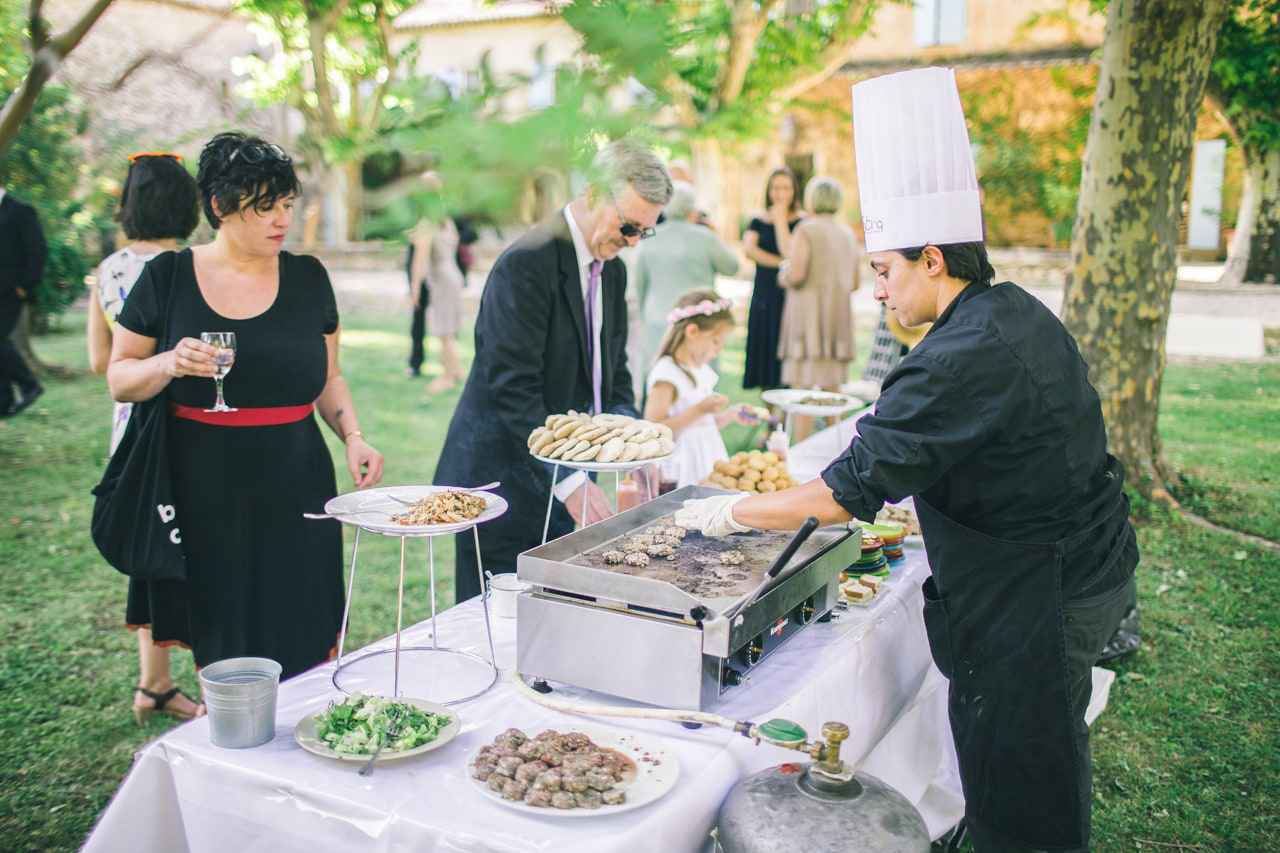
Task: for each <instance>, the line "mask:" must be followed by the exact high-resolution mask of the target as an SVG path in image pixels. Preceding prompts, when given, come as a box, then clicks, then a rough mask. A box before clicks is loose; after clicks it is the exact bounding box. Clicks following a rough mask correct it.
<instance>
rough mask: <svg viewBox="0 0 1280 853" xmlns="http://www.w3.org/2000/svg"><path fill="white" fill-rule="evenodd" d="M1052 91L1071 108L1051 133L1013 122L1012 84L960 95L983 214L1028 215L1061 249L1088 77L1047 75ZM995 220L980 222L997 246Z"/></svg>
mask: <svg viewBox="0 0 1280 853" xmlns="http://www.w3.org/2000/svg"><path fill="white" fill-rule="evenodd" d="M1047 73H1048V75H1049V79H1050V81H1051V82H1052V85H1053V87H1054V88H1055V89H1057V90H1058V91H1060V92H1063V93H1065V94H1066V95H1067V96H1068V98H1069V101H1070V102H1073V103H1074V104H1075V105H1076V107H1075V109H1074V111H1072V112H1070V113H1068V114H1067V115H1066V117H1065V119H1064V121H1062V122H1061V123H1060V124H1058V125H1056V126H1054V127H1052V128H1051V129H1044V128H1040V127H1030V126H1027V125H1025V124H1023V123H1022V122H1021V121H1020V116H1021V115H1022V112H1023V110H1021V109H1019V106H1018V104H1017V103H1016V101H1015V93H1014V88H1013V84H1014V80H1013V79H1012V78H1009V77H1003V78H999V80H1000V82H998V83H995V82H993V83H991V84H990V85H987V86H984V87H982V88H967V89H965V90H963V91H962V92H961V100H962V101H963V103H964V112H965V117H966V118H967V120H968V125H969V136H970V141H971V142H972V143H973V145H974V147H975V160H976V163H977V169H978V176H979V178H980V181H981V184H982V190H983V193H984V197H985V202H984V205H985V206H986V207H989V208H990V207H993V206H997V205H998V206H999V208H998V209H1000V210H1013V211H1034V212H1036V213H1039V214H1042V215H1043V216H1044V217H1045V218H1046V219H1047V220H1048V221H1049V222H1050V224H1051V227H1052V228H1053V234H1054V238H1055V240H1058V241H1063V242H1065V241H1066V240H1068V239H1069V238H1070V236H1071V226H1072V224H1073V223H1074V221H1075V214H1076V200H1077V197H1078V195H1079V191H1080V171H1081V166H1082V162H1083V156H1084V148H1085V142H1086V140H1087V139H1088V136H1089V118H1090V113H1089V105H1090V103H1091V101H1092V98H1093V94H1094V84H1095V81H1094V79H1093V77H1092V75H1079V74H1070V73H1067V72H1065V71H1063V70H1062V69H1053V70H1050V71H1049V72H1047ZM1001 226H1002V217H1000V216H988V217H987V228H988V230H989V233H988V240H990V241H992V242H994V243H1000V242H1003V241H1004V239H1005V238H1004V237H1003V236H1002V233H1001Z"/></svg>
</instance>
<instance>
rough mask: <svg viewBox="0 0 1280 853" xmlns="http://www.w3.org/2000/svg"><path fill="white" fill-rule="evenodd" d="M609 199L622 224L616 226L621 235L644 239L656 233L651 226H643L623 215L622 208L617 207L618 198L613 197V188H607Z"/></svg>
mask: <svg viewBox="0 0 1280 853" xmlns="http://www.w3.org/2000/svg"><path fill="white" fill-rule="evenodd" d="M609 200H610V201H612V202H613V209H614V210H616V211H618V218H619V219H620V220H622V224H621V225H619V226H618V230H619V231H620V232H622V236H623V237H639V238H640V239H641V240H645V239H647V238H649V237H652V236H653V235H654V234H657V233H658V232H657V231H654V230H653V229H652V228H645V227H643V226H641V225H637V224H635V223H634V222H632V221H631V220H629V219H627V217H625V216H623V215H622V208H620V207H618V200H617V199H616V198H614V197H613V190H609Z"/></svg>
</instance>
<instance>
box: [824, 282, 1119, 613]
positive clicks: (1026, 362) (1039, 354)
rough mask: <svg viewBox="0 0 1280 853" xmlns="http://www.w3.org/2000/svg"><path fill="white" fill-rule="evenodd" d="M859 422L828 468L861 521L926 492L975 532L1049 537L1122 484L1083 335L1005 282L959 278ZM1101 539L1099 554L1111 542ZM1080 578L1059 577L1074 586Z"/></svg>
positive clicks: (1106, 504)
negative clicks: (960, 283) (1079, 339)
mask: <svg viewBox="0 0 1280 853" xmlns="http://www.w3.org/2000/svg"><path fill="white" fill-rule="evenodd" d="M857 431H858V437H857V438H856V439H855V440H854V441H853V443H852V444H850V446H849V448H848V449H847V450H846V451H845V452H844V453H843V454H841V455H840V456H839V457H837V458H836V459H835V461H834V462H832V463H831V465H830V466H829V467H828V468H827V469H826V470H825V471H824V472H823V473H822V478H823V480H824V481H826V483H827V485H828V486H830V487H831V490H832V491H833V492H834V494H835V500H836V502H837V503H838V504H840V505H841V506H842V507H844V508H845V509H846V510H847V511H848V512H849V513H850V514H851V515H853V516H854V517H855V518H862V519H872V518H874V517H875V515H876V513H877V512H878V511H879V510H880V507H881V506H882V505H883V504H884V503H885V502H886V501H890V502H893V501H899V500H902V499H903V498H905V497H907V496H908V495H918V496H919V497H921V498H923V499H924V500H925V501H926V502H928V503H929V504H930V505H931V506H932V507H934V508H935V509H937V510H938V511H939V512H941V513H942V514H943V515H945V516H947V517H948V518H950V519H951V520H952V521H955V522H957V523H959V524H962V525H964V526H966V527H968V528H970V529H972V530H975V531H977V532H979V533H982V534H985V535H988V536H993V537H998V538H1000V539H1006V540H1014V541H1021V542H1051V541H1057V540H1060V539H1063V538H1065V537H1068V536H1070V535H1071V534H1073V533H1075V532H1077V531H1080V530H1082V529H1085V528H1087V527H1089V526H1090V525H1091V524H1092V523H1094V522H1096V521H1097V520H1098V519H1099V518H1101V517H1102V516H1103V515H1105V514H1106V512H1107V511H1108V509H1109V508H1110V507H1111V506H1112V505H1113V504H1115V502H1116V500H1117V499H1118V497H1119V495H1120V493H1121V490H1122V486H1123V471H1122V469H1121V467H1120V464H1119V463H1118V462H1117V461H1116V460H1115V459H1114V458H1113V457H1111V456H1109V455H1108V454H1107V436H1106V427H1105V424H1104V422H1103V419H1102V408H1101V405H1100V403H1099V400H1098V393H1097V392H1096V391H1095V390H1094V389H1093V386H1092V385H1090V384H1089V381H1088V365H1086V364H1085V362H1084V359H1083V358H1081V356H1080V352H1079V350H1078V349H1077V347H1076V343H1075V340H1074V339H1073V338H1072V337H1071V335H1070V333H1068V332H1067V330H1066V328H1065V327H1064V326H1063V325H1062V323H1061V322H1060V321H1059V320H1058V318H1057V317H1055V316H1054V315H1053V313H1052V312H1051V311H1049V309H1047V308H1046V307H1045V306H1044V305H1043V304H1042V303H1041V302H1040V301H1039V300H1037V299H1036V298H1035V297H1033V296H1032V295H1031V294H1029V293H1027V292H1026V291H1025V290H1023V289H1022V288H1020V287H1018V286H1017V285H1015V284H1012V283H1010V282H1002V283H1000V284H996V285H984V284H971V285H969V286H968V287H967V288H965V289H964V290H963V291H962V292H961V293H960V295H959V296H957V297H956V299H955V300H953V301H952V303H951V305H949V306H948V307H947V309H946V310H945V311H943V313H942V316H940V317H939V318H938V320H937V322H935V323H934V324H933V328H932V329H930V330H929V333H928V334H926V335H925V337H924V339H923V340H922V341H921V342H920V343H919V344H918V345H917V346H916V347H915V349H913V350H912V351H911V352H910V353H908V354H907V356H906V357H905V358H903V360H902V362H901V363H899V365H898V366H897V368H896V369H894V371H893V372H891V373H890V374H889V376H888V377H887V378H886V379H885V382H884V386H883V389H882V391H881V394H880V397H879V398H878V399H877V400H876V405H875V411H874V413H872V414H869V415H866V416H864V417H863V418H861V419H860V420H859V421H858V426H857ZM924 533H925V538H926V539H928V535H929V531H928V530H925V531H924ZM1096 544H1097V548H1098V552H1097V556H1098V558H1099V559H1101V558H1102V556H1103V555H1104V554H1105V552H1106V549H1107V546H1108V545H1109V543H1108V542H1106V541H1098V542H1097V543H1096ZM1081 556H1082V558H1083V559H1082V560H1081V564H1082V565H1081V569H1080V570H1081V571H1084V570H1086V569H1087V567H1088V564H1089V563H1090V559H1089V555H1087V554H1085V555H1081ZM1068 568H1070V567H1068ZM1130 568H1132V567H1130ZM1079 580H1080V578H1079V577H1074V578H1073V577H1064V578H1063V582H1064V593H1065V595H1066V597H1068V598H1069V597H1071V593H1072V592H1073V591H1075V590H1074V586H1073V582H1077V581H1079ZM1122 580H1124V579H1117V580H1116V583H1119V582H1121V581H1122ZM1095 591H1098V590H1095Z"/></svg>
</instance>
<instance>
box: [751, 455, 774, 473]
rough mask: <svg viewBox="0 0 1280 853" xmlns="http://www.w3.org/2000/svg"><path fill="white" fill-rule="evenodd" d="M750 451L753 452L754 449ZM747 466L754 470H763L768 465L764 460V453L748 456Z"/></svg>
mask: <svg viewBox="0 0 1280 853" xmlns="http://www.w3.org/2000/svg"><path fill="white" fill-rule="evenodd" d="M752 453H753V454H754V453H755V451H752ZM747 467H748V468H751V469H753V470H756V471H763V470H764V469H765V468H768V467H769V463H768V462H765V461H764V454H763V453H761V454H759V455H758V456H756V455H753V456H750V457H748V459H747Z"/></svg>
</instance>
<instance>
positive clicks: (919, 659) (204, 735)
mask: <svg viewBox="0 0 1280 853" xmlns="http://www.w3.org/2000/svg"><path fill="white" fill-rule="evenodd" d="M926 572H927V568H926V564H925V561H924V556H923V550H922V549H921V548H919V547H914V548H909V549H908V559H907V560H906V561H904V563H902V564H901V565H900V567H897V568H895V570H894V572H893V578H892V579H891V581H890V583H889V585H888V586H887V588H886V589H885V590H884V591H883V592H882V593H881V594H880V595H879V596H878V597H877V598H876V599H875V600H874V605H873V606H871V607H866V608H863V607H853V608H851V609H849V610H848V611H846V612H843V613H841V614H840V615H839V617H838V618H837V619H835V620H833V621H832V622H829V623H825V624H815V625H812V626H810V627H808V628H806V629H805V630H804V631H801V632H799V633H798V634H797V635H796V636H795V637H793V638H792V639H791V640H790V641H789V642H788V643H786V644H785V645H784V646H783V647H781V648H780V649H779V650H777V651H776V652H775V653H773V654H772V655H771V656H770V657H768V658H766V659H765V661H763V662H762V663H761V664H760V665H759V666H757V667H756V668H754V669H753V670H751V672H750V676H751V682H750V683H749V684H746V685H743V686H741V687H736V688H733V689H731V690H730V691H728V693H727V694H726V697H725V699H724V701H722V702H720V703H718V704H716V705H714V706H713V707H711V708H709V709H707V710H709V711H711V712H712V713H716V714H720V715H723V716H726V717H730V718H732V719H735V720H751V721H753V722H764V721H766V720H768V719H771V718H774V717H783V718H787V719H791V720H795V721H797V722H799V723H800V724H801V725H803V726H804V727H805V728H806V729H807V730H808V732H809V735H810V737H811V738H814V737H818V736H819V733H820V731H821V726H822V724H823V723H824V722H826V721H828V720H840V721H843V722H845V723H848V724H849V726H850V728H851V732H852V734H851V736H850V739H849V740H848V741H846V742H845V743H844V745H843V748H842V751H841V755H842V757H844V758H845V759H846V760H850V761H858V760H863V764H862V769H863V770H865V771H866V772H869V773H871V774H873V775H875V776H878V777H880V778H881V779H883V780H885V781H887V782H888V783H889V784H891V785H893V786H894V787H895V788H897V789H898V790H899V791H901V792H902V793H903V794H904V795H905V796H906V797H907V798H908V799H910V800H911V801H912V802H914V803H916V804H917V807H918V808H919V809H920V810H921V812H922V814H923V815H924V817H925V819H926V822H927V823H928V826H929V829H930V832H931V833H932V834H933V835H935V836H936V835H938V834H941V833H942V832H943V831H945V830H946V829H948V828H949V827H950V826H952V825H953V824H954V823H955V822H956V821H957V820H958V819H959V818H960V816H961V814H962V811H963V806H962V801H961V795H960V790H959V783H958V780H957V778H956V775H955V771H954V764H955V760H954V753H953V751H952V747H951V738H950V732H949V729H948V726H947V722H946V681H945V679H943V678H942V676H941V675H940V674H939V673H938V672H937V670H936V669H935V668H934V666H933V664H932V661H931V659H930V657H929V651H928V645H927V642H926V640H925V636H924V627H923V621H922V617H921V599H920V592H919V583H920V580H921V579H922V578H923V576H924V574H925V573H926ZM418 592H420V593H423V594H425V592H424V591H418ZM430 627H431V626H430V622H429V621H427V622H423V623H419V624H418V625H415V626H413V627H412V628H410V629H406V631H405V633H404V643H405V645H430V644H431V640H430V638H429V633H430ZM493 628H494V642H495V646H496V655H497V663H498V666H499V668H500V675H499V678H498V682H497V683H496V684H495V685H494V686H493V688H491V689H490V690H488V691H487V692H486V693H484V694H483V695H482V696H480V697H478V698H476V699H473V700H471V701H468V702H465V703H462V704H459V705H456V706H455V710H456V711H457V713H458V716H459V717H460V719H461V721H462V732H461V733H460V734H459V736H458V737H457V739H455V740H454V741H453V742H452V743H450V744H447V745H446V746H444V747H442V748H440V749H438V750H435V751H432V752H428V753H425V754H423V755H420V756H415V757H411V758H407V759H404V760H401V761H388V762H383V763H382V764H380V765H379V767H378V769H377V771H376V772H375V773H374V774H373V775H372V776H369V777H361V776H359V775H358V774H357V772H356V771H357V768H358V765H357V764H353V763H348V762H339V761H335V760H331V759H326V758H322V757H319V756H316V755H313V754H311V753H309V752H305V751H304V750H303V749H302V748H301V747H299V746H298V745H297V743H295V741H294V739H293V727H294V725H295V724H296V723H297V722H298V720H300V719H301V718H302V717H303V716H305V715H306V714H308V713H310V712H312V711H317V710H320V709H323V708H324V707H325V706H326V705H327V704H328V703H329V702H330V701H332V700H335V699H338V698H340V695H341V694H340V693H339V692H338V691H337V690H336V689H334V687H333V685H332V682H331V677H332V675H333V666H334V665H333V664H332V663H331V664H328V665H326V666H323V667H320V668H318V669H316V670H313V671H311V672H309V673H306V674H303V675H301V676H299V677H297V678H294V679H292V680H290V681H288V682H285V683H284V684H282V685H281V687H280V698H279V705H278V708H277V714H276V736H275V739H274V740H273V741H271V742H270V743H267V744H266V745H264V746H260V747H256V748H253V749H240V750H233V749H222V748H219V747H215V746H213V745H212V744H211V743H210V742H209V726H208V723H207V721H205V720H203V719H201V720H193V721H191V722H189V723H186V724H185V725H182V726H180V727H178V728H176V729H174V730H172V731H171V732H169V733H168V734H167V735H165V736H164V737H162V738H160V739H159V740H157V741H155V742H153V743H151V744H150V745H148V746H147V747H146V748H145V749H143V750H142V752H140V753H139V754H138V756H137V760H136V763H135V765H134V767H133V770H132V771H131V772H130V774H129V776H128V777H127V778H126V779H125V781H124V782H123V784H122V785H121V787H120V789H119V791H118V792H117V793H116V796H115V798H114V799H113V800H112V802H111V803H110V805H109V806H108V807H107V809H106V810H105V811H104V812H103V814H102V815H101V817H100V819H99V823H98V825H97V827H96V828H95V830H94V832H93V834H92V835H91V836H90V837H89V839H88V840H87V842H86V845H85V848H84V849H85V850H86V851H89V853H100V851H107V853H117V851H120V850H130V851H135V853H147V851H154V853H182V851H195V853H202V851H209V853H227V851H234V852H235V853H250V851H272V853H280V851H294V850H296V851H327V850H333V851H343V853H350V851H353V850H358V851H361V853H373V852H374V851H416V853H421V851H463V850H465V851H544V850H548V851H549V850H556V851H584V853H586V851H591V853H606V851H618V853H631V851H635V850H664V851H700V850H705V849H707V848H708V833H709V832H710V830H711V828H712V826H713V825H714V823H715V818H716V814H717V812H718V810H719V808H720V804H721V802H722V801H723V800H724V797H725V796H726V795H727V794H728V792H729V790H730V789H731V788H732V787H733V785H734V784H735V783H736V782H737V781H738V780H739V779H741V778H742V777H744V776H746V775H749V774H751V773H754V772H755V771H757V770H761V769H764V768H767V767H772V766H775V765H778V764H782V763H784V762H788V761H796V760H803V756H801V755H799V754H797V753H794V752H791V751H788V750H784V749H781V748H778V747H775V746H771V745H768V744H761V745H755V744H753V743H752V742H750V741H749V740H747V739H745V738H743V737H741V736H739V735H735V734H733V733H732V732H730V731H728V730H727V729H723V728H719V727H703V728H701V729H697V730H689V729H685V728H683V727H682V726H680V725H678V724H676V723H671V722H664V721H651V720H631V719H622V718H610V717H603V716H590V717H583V716H579V715H570V714H564V713H560V712H556V711H552V710H549V709H547V708H545V707H543V706H540V705H537V704H534V703H533V702H531V701H529V700H528V699H525V698H523V697H522V696H521V695H519V694H518V693H517V692H516V688H515V687H514V686H513V685H512V683H511V681H510V679H511V676H512V672H513V668H514V665H515V620H511V619H497V618H495V619H494V620H493ZM436 629H437V631H438V634H439V637H438V642H439V644H440V645H441V646H454V647H459V648H466V649H469V650H472V651H476V652H480V653H481V654H487V642H486V640H485V632H484V622H483V611H482V609H481V607H480V605H479V602H478V600H472V601H470V602H467V603H465V604H463V605H460V606H458V607H455V608H453V609H451V610H448V611H446V612H444V613H443V614H440V617H439V618H438V620H437V626H436ZM376 645H377V646H379V647H385V646H387V645H389V643H388V641H383V642H381V643H378V644H376ZM423 657H425V658H430V657H432V656H431V655H429V654H428V655H425V656H420V657H419V658H410V657H406V658H403V659H402V664H401V665H402V675H403V674H404V671H405V670H404V669H403V667H409V666H421V665H426V664H427V662H426V661H424V660H423V659H422V658H423ZM654 665H655V666H660V665H661V663H660V662H658V661H655V662H654ZM390 689H391V688H390V685H389V684H388V685H387V690H386V692H388V693H389V692H390ZM553 695H555V696H556V697H558V698H570V697H577V698H581V699H582V700H583V701H587V702H596V703H602V704H624V703H620V702H618V701H617V700H613V699H611V698H610V697H604V696H600V695H598V694H593V693H587V692H586V691H581V690H577V689H573V688H569V689H564V688H561V689H558V690H557V691H556V693H555V694H553ZM421 698H427V699H430V698H432V697H429V696H427V697H421ZM575 723H580V724H590V725H593V726H605V727H609V728H614V729H619V730H624V731H627V730H630V731H633V732H640V733H643V735H644V736H645V737H650V738H653V739H654V740H655V741H656V742H657V743H659V744H661V745H662V746H664V747H665V748H666V749H668V750H669V751H670V752H671V753H673V754H674V755H675V757H676V758H677V759H678V761H679V764H680V777H679V780H678V781H677V782H676V785H675V787H674V789H673V790H672V791H671V792H670V793H668V794H667V795H666V796H664V797H663V798H661V799H660V800H658V801H657V802H654V803H652V804H649V805H647V806H644V807H642V808H638V809H635V810H633V811H627V812H622V813H619V814H609V813H608V810H607V809H602V810H601V811H599V812H594V813H591V814H590V815H589V816H585V817H581V818H577V819H572V818H565V817H563V816H562V815H563V814H565V813H554V810H547V812H546V813H538V814H534V815H526V814H523V813H517V812H515V811H513V810H512V809H510V808H508V807H505V806H503V805H501V804H498V803H495V802H493V801H491V800H490V799H489V798H488V797H487V796H486V794H484V793H483V792H481V791H478V790H476V789H475V788H474V787H473V783H472V782H471V780H470V779H469V778H468V777H467V773H466V763H467V758H468V756H469V755H470V754H471V753H472V752H473V751H474V750H475V749H476V748H477V747H479V746H480V745H482V744H484V743H487V742H489V741H490V740H492V739H493V737H494V736H495V735H497V734H499V733H500V732H501V731H503V730H504V729H506V728H507V727H508V726H517V727H520V728H522V729H524V730H525V731H528V732H530V733H531V734H533V733H536V732H539V731H542V730H543V729H544V728H555V727H565V726H569V725H572V724H575ZM576 813H577V812H574V814H576Z"/></svg>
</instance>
